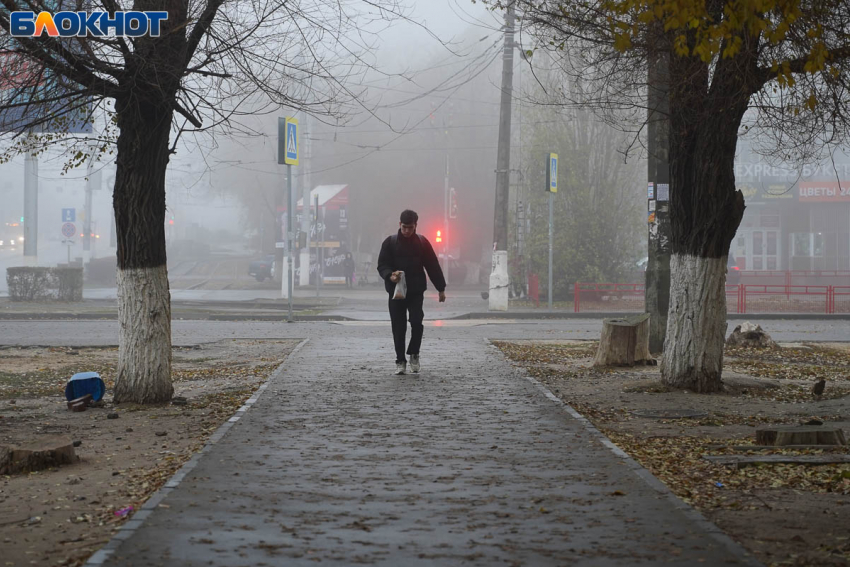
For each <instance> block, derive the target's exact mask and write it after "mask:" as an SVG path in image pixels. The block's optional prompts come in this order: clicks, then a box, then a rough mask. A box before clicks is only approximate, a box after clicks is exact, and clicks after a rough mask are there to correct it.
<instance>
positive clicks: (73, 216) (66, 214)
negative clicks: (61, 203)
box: [62, 209, 77, 222]
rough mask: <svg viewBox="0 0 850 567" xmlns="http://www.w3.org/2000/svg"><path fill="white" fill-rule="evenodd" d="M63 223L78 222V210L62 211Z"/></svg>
mask: <svg viewBox="0 0 850 567" xmlns="http://www.w3.org/2000/svg"><path fill="white" fill-rule="evenodd" d="M62 222H77V209H62Z"/></svg>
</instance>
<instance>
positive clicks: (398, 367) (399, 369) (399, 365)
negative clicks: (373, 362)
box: [395, 362, 407, 375]
mask: <svg viewBox="0 0 850 567" xmlns="http://www.w3.org/2000/svg"><path fill="white" fill-rule="evenodd" d="M406 368H407V363H406V362H396V363H395V373H396V375H399V374H404V371H405V369H406Z"/></svg>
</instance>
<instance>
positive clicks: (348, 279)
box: [343, 252, 355, 289]
mask: <svg viewBox="0 0 850 567" xmlns="http://www.w3.org/2000/svg"><path fill="white" fill-rule="evenodd" d="M343 267H345V286H346V287H347V288H348V289H351V288H352V287H354V268H355V265H354V258H352V257H351V252H346V253H345V261H344V262H343Z"/></svg>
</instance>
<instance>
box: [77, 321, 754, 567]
mask: <svg viewBox="0 0 850 567" xmlns="http://www.w3.org/2000/svg"><path fill="white" fill-rule="evenodd" d="M381 331H385V330H384V329H382V330H381ZM431 341H432V343H431V344H430V345H429V351H431V352H433V351H441V352H440V355H439V358H438V359H437V357H436V355H435V356H434V357H431V356H426V355H425V354H424V353H423V365H424V369H423V372H422V374H421V375H418V376H417V375H407V376H401V377H396V376H391V375H390V370H391V367H392V364H391V363H392V359H393V355H392V353H391V345H390V341H389V338H388V336H386V332H380V333H379V332H378V331H370V330H369V329H368V328H364V329H362V332H359V333H358V335H357V337H356V338H353V339H352V337H351V334H350V333H349V332H344V333H343V332H339V333H329V334H328V335H325V336H323V337H321V338H315V337H314V338H312V339H310V340H309V341H308V342H307V343H306V344H304V345H303V346H302V348H300V349H299V350H298V351H297V352H296V353H294V354H293V355H292V356H291V357H290V358H289V359H288V360H287V362H286V363H285V364H284V365H283V366H282V371H279V372H277V373H275V375H274V376H273V377H272V379H271V380H270V382H269V383H268V387H267V389H266V390H265V391H264V392H263V393H262V395H261V396H260V397H259V399H258V401H257V402H256V403H255V404H254V405H253V406H252V407H251V409H250V411H247V413H244V414H242V415H243V417H241V418H240V419H239V420H238V421H236V422H235V423H234V424H233V426H232V428H231V429H229V431H227V433H226V434H225V435H224V436H223V437H222V438H221V439H220V440H219V441H218V442H217V443H216V444H214V445H212V446H209V447H208V450H207V452H205V453H204V454H202V455H201V457H200V459H199V460H198V461H197V465H196V466H195V467H194V469H192V470H191V471H190V472H188V473H187V474H186V475H185V478H182V481H180V483H179V485H177V483H176V482H172V483H169V485H170V486H175V485H176V487H174V488H171V489H166V491H165V492H166V493H165V494H164V495H163V496H155V497H154V499H153V502H152V504H153V505H155V506H156V505H158V506H156V507H154V508H152V510H151V511H150V512H148V511H147V510H142V511H141V512H139V513H138V514H137V515H136V516H135V517H134V518H133V520H131V521H130V522H128V524H127V525H126V526H125V528H126V529H125V530H122V531H121V532H120V533H119V538H120V539H121V540H123V541H119V540H113V542H112V543H111V544H109V545H108V546H107V548H106V549H105V550H101V551H100V552H98V553H97V554H96V555H95V556H93V558H92V561H91V562H90V565H95V564H97V565H99V564H103V563H102V562H103V561H104V559H106V561H105V564H107V565H113V566H119V565H120V566H125V565H126V566H148V565H174V566H178V565H180V566H183V565H187V566H201V565H221V566H228V567H229V566H254V565H284V564H285V565H311V566H312V565H316V564H321V565H353V564H368V565H387V566H398V565H404V566H407V565H441V566H442V565H452V566H453V565H480V566H491V565H528V566H532V565H533V566H539V565H594V566H599V565H636V564H643V565H657V564H661V563H664V564H670V565H695V564H698V563H700V562H702V563H704V564H705V565H726V564H730V565H731V564H738V565H744V564H750V563H749V562H750V560H749V559H748V558H746V557H744V555H743V551H742V550H741V548H739V547H738V546H737V545H735V544H732V543H731V542H730V540H728V539H727V538H725V536H723V535H722V534H719V533H718V532H717V531H716V530H717V528H715V527H714V526H713V525H711V524H708V523H707V522H705V521H700V517H699V516H698V515H696V514H695V513H693V511H692V510H691V509H690V508H687V507H686V506H684V505H683V504H682V503H681V502H679V501H677V500H675V499H673V498H671V497H670V496H669V494H668V493H667V492H666V490H665V489H663V488H662V487H660V486H659V484H658V482H657V481H655V480H654V479H653V478H652V477H648V475H647V474H646V473H645V471H643V469H636V468H635V465H634V463H633V462H632V461H630V460H628V459H627V458H623V457H622V456H618V455H617V454H615V452H614V451H612V449H611V448H610V447H608V446H606V445H605V444H603V440H602V439H601V438H600V436H599V434H598V433H596V432H595V430H591V429H589V428H588V426H587V425H586V424H585V423H584V422H583V420H580V419H576V418H575V417H573V416H572V415H571V413H570V412H569V411H568V409H567V408H565V407H564V406H562V405H560V403H556V402H554V401H551V400H550V399H547V397H546V396H545V395H544V393H543V392H542V391H541V390H540V389H539V388H538V386H537V385H535V384H533V383H531V382H530V381H528V380H526V379H525V378H523V377H522V376H520V375H519V374H518V373H517V371H515V370H514V369H513V368H512V367H511V366H510V365H509V364H508V363H507V362H506V361H505V360H504V359H503V358H502V355H501V354H500V353H499V352H498V351H497V350H496V349H495V348H494V347H491V346H490V345H488V344H487V343H486V342H485V341H483V340H482V339H481V338H477V337H470V338H461V339H457V340H450V341H449V340H440V339H439V338H433V337H432V338H431ZM636 473H642V474H643V475H644V477H646V478H648V479H649V482H648V481H647V480H645V478H644V477H642V476H640V475H639V474H636ZM179 476H180V474H179V473H178V478H179ZM175 480H177V479H175ZM115 545H118V547H117V549H115V550H114V552H113V553H112V554H109V553H108V550H109V549H110V548H112V547H113V546H115Z"/></svg>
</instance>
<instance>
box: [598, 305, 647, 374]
mask: <svg viewBox="0 0 850 567" xmlns="http://www.w3.org/2000/svg"><path fill="white" fill-rule="evenodd" d="M651 360H652V356H651V355H650V353H649V314H648V313H644V314H642V315H635V316H634V317H626V318H624V319H604V320H603V321H602V337H601V338H600V340H599V349H598V350H597V351H596V357H595V358H594V359H593V366H634V365H635V364H640V363H649V362H650V361H651Z"/></svg>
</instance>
